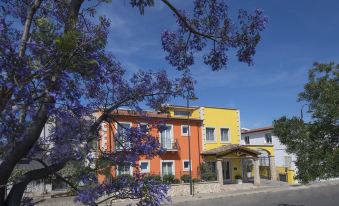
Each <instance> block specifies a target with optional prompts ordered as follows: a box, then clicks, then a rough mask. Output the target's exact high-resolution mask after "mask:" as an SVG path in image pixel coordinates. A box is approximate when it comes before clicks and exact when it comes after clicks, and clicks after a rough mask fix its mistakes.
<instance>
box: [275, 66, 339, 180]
mask: <svg viewBox="0 0 339 206" xmlns="http://www.w3.org/2000/svg"><path fill="white" fill-rule="evenodd" d="M299 101H301V102H303V103H305V105H306V106H307V108H308V110H307V112H308V113H309V114H310V115H311V119H310V121H308V122H305V121H304V120H303V119H302V118H299V117H292V118H287V117H281V118H280V119H278V120H275V121H274V133H275V134H276V135H277V136H278V137H279V139H280V141H281V142H282V143H283V144H285V145H286V146H287V151H288V152H290V153H294V154H296V156H297V161H296V166H297V167H298V172H297V179H299V180H301V181H302V182H309V181H312V180H315V179H317V178H331V177H338V176H339V65H338V64H334V63H329V64H320V63H315V64H314V67H313V68H312V69H310V71H309V81H308V83H306V84H305V86H304V91H303V92H301V93H300V94H299Z"/></svg>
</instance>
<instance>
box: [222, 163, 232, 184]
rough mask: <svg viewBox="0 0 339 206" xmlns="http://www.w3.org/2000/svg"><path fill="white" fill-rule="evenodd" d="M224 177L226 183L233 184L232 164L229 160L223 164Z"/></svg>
mask: <svg viewBox="0 0 339 206" xmlns="http://www.w3.org/2000/svg"><path fill="white" fill-rule="evenodd" d="M222 175H223V178H224V183H230V182H232V178H231V176H232V174H231V162H230V161H228V160H225V161H223V162H222Z"/></svg>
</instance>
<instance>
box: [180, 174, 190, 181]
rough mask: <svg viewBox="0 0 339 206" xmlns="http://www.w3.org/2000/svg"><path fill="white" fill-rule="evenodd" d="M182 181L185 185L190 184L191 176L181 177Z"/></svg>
mask: <svg viewBox="0 0 339 206" xmlns="http://www.w3.org/2000/svg"><path fill="white" fill-rule="evenodd" d="M180 179H181V181H183V182H184V183H188V182H190V176H189V175H187V174H185V175H183V176H181V178H180Z"/></svg>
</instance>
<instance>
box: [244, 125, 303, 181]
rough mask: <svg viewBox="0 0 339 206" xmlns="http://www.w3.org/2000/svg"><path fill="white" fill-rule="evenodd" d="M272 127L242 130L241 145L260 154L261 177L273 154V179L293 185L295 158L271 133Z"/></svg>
mask: <svg viewBox="0 0 339 206" xmlns="http://www.w3.org/2000/svg"><path fill="white" fill-rule="evenodd" d="M272 130H273V126H268V127H263V128H256V129H243V130H242V135H241V145H245V146H246V147H249V148H255V149H257V150H258V151H260V152H261V154H260V160H261V161H260V166H261V167H262V168H263V170H262V174H261V175H262V176H265V170H264V168H265V167H267V166H268V164H269V161H270V159H269V157H270V156H272V152H274V153H273V154H274V162H275V169H276V170H275V172H276V175H275V179H276V180H279V181H284V182H288V183H289V184H294V183H295V180H294V177H295V172H296V170H297V168H296V166H295V161H296V156H295V155H293V154H289V153H287V152H286V146H285V145H283V144H281V142H280V141H279V138H278V137H277V136H275V135H274V133H273V132H272Z"/></svg>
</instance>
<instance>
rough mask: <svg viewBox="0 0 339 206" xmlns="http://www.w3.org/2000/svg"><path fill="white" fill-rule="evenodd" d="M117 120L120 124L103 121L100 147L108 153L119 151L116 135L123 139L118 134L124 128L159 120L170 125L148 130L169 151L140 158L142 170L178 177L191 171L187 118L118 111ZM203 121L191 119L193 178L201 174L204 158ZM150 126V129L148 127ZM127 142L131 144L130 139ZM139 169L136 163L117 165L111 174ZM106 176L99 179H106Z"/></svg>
mask: <svg viewBox="0 0 339 206" xmlns="http://www.w3.org/2000/svg"><path fill="white" fill-rule="evenodd" d="M114 119H115V121H117V122H119V124H117V123H116V122H115V123H111V125H109V124H108V123H106V124H103V125H102V128H101V138H100V141H99V147H100V149H101V151H105V152H119V145H115V144H114V142H115V138H119V136H118V135H117V134H121V133H122V132H123V128H130V127H146V126H147V125H152V124H156V123H161V124H166V126H167V128H166V129H165V130H164V131H162V132H160V131H159V130H158V129H157V128H154V127H152V128H150V127H148V130H149V132H150V134H151V135H152V136H154V137H155V138H159V141H160V143H161V147H162V148H164V149H166V152H165V153H164V154H162V155H160V156H156V157H154V158H153V159H150V160H148V159H146V158H145V157H140V161H139V162H138V163H139V168H140V171H141V173H148V174H151V175H160V176H163V175H166V174H171V175H174V176H175V177H176V178H178V179H180V177H181V176H182V175H184V174H189V154H188V151H189V150H188V126H187V124H188V120H187V118H185V117H184V116H183V117H173V116H171V115H170V114H158V113H156V112H145V113H143V114H140V113H138V112H134V111H131V110H118V111H117V112H115V113H114ZM201 123H202V120H200V119H195V118H190V119H189V126H190V129H189V130H190V134H191V135H190V141H191V147H190V148H191V162H192V178H197V177H198V171H199V165H200V163H201V162H202V159H201V157H200V153H201V149H202V142H201V140H202V138H201ZM145 129H146V128H145ZM123 144H128V143H127V142H125V143H123ZM134 170H135V168H133V167H132V166H123V165H120V166H117V167H113V168H112V170H111V173H112V175H113V176H116V175H121V174H131V175H132V174H133V171H134ZM103 178H104V177H103V176H101V177H99V180H103Z"/></svg>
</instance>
